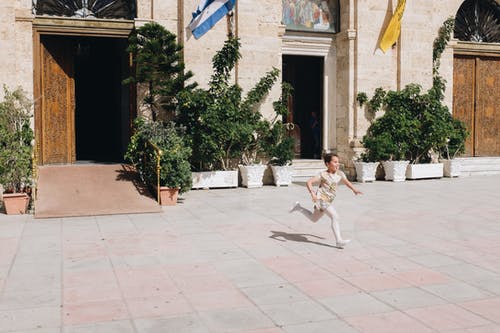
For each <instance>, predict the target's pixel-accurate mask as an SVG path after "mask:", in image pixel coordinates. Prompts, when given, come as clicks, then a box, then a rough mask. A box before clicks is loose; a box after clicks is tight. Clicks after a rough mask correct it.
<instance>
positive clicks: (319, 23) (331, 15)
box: [282, 0, 340, 33]
mask: <svg viewBox="0 0 500 333" xmlns="http://www.w3.org/2000/svg"><path fill="white" fill-rule="evenodd" d="M282 1H283V13H282V20H283V24H285V25H286V29H287V30H297V31H315V32H330V33H331V32H334V33H335V32H338V31H339V27H340V25H339V1H338V0H282Z"/></svg>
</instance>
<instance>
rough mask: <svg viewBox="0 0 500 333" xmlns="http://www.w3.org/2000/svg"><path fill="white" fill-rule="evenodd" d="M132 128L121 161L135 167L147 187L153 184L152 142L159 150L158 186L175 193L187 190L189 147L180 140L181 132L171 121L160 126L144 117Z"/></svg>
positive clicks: (155, 182) (189, 186)
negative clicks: (123, 159)
mask: <svg viewBox="0 0 500 333" xmlns="http://www.w3.org/2000/svg"><path fill="white" fill-rule="evenodd" d="M134 128H135V132H134V135H133V136H132V137H131V139H130V144H129V146H128V149H127V152H126V155H125V159H126V160H128V161H129V162H131V163H132V164H133V165H134V166H135V167H136V169H137V170H138V171H139V173H140V174H141V177H142V178H143V180H144V181H145V182H146V183H147V184H148V186H150V187H154V186H156V184H157V170H156V159H157V155H156V151H155V149H154V147H153V146H152V145H151V144H150V143H152V144H153V145H154V146H156V147H157V148H159V149H160V150H161V158H160V186H166V187H170V188H179V193H184V192H186V191H188V190H189V189H191V185H192V177H191V166H190V164H189V157H190V155H191V148H190V147H188V146H187V145H186V143H185V142H184V140H183V135H184V132H185V131H184V129H183V128H179V127H176V126H175V124H174V123H173V122H169V123H166V124H163V123H161V122H153V121H149V120H146V119H144V118H137V119H136V120H135V122H134Z"/></svg>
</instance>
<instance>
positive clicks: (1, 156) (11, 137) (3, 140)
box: [0, 87, 33, 214]
mask: <svg viewBox="0 0 500 333" xmlns="http://www.w3.org/2000/svg"><path fill="white" fill-rule="evenodd" d="M4 94H5V97H4V101H3V102H1V103H0V184H2V185H3V188H4V192H5V194H4V195H3V202H4V206H5V209H6V213H7V214H20V213H21V214H22V213H24V212H25V211H26V208H27V205H28V203H29V196H28V193H30V192H31V185H32V154H33V146H32V141H33V130H32V129H31V125H30V119H31V106H32V103H31V101H30V100H29V99H28V98H27V97H26V94H25V92H24V91H23V90H22V89H21V88H18V89H16V90H14V91H10V90H9V89H8V88H7V87H4ZM11 201H14V203H13V205H14V206H12V207H11V206H10V204H11V203H10V202H11Z"/></svg>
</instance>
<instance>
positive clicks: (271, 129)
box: [263, 82, 295, 166]
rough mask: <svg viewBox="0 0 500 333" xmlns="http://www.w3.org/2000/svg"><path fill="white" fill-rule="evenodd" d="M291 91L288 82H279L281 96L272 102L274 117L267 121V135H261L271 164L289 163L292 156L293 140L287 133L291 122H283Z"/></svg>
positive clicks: (281, 164) (282, 164)
mask: <svg viewBox="0 0 500 333" xmlns="http://www.w3.org/2000/svg"><path fill="white" fill-rule="evenodd" d="M292 91H293V87H292V86H291V85H290V84H289V83H287V82H283V83H282V84H281V96H280V98H279V100H277V101H275V102H274V103H273V109H274V111H275V117H274V119H272V120H271V121H270V122H269V123H268V131H267V133H268V134H267V136H263V137H264V140H263V143H264V144H263V148H264V151H265V153H266V155H267V156H268V158H269V164H271V165H279V166H284V165H289V164H290V163H291V162H292V159H293V157H294V144H295V140H294V138H293V137H291V136H290V135H288V131H289V129H291V128H292V126H293V124H291V123H284V122H283V119H285V117H286V116H287V115H288V106H287V101H288V97H289V96H290V94H291V93H292Z"/></svg>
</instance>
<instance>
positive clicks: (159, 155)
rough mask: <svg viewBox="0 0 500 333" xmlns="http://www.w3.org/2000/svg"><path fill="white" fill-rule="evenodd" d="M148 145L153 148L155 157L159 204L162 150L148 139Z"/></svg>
mask: <svg viewBox="0 0 500 333" xmlns="http://www.w3.org/2000/svg"><path fill="white" fill-rule="evenodd" d="M147 143H148V145H150V146H151V148H153V150H154V152H155V157H156V200H157V201H158V204H159V205H160V204H161V199H160V170H161V167H160V161H161V156H162V155H163V152H162V151H161V149H160V148H158V146H157V145H155V144H154V143H152V142H151V141H149V140H148V142H147Z"/></svg>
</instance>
